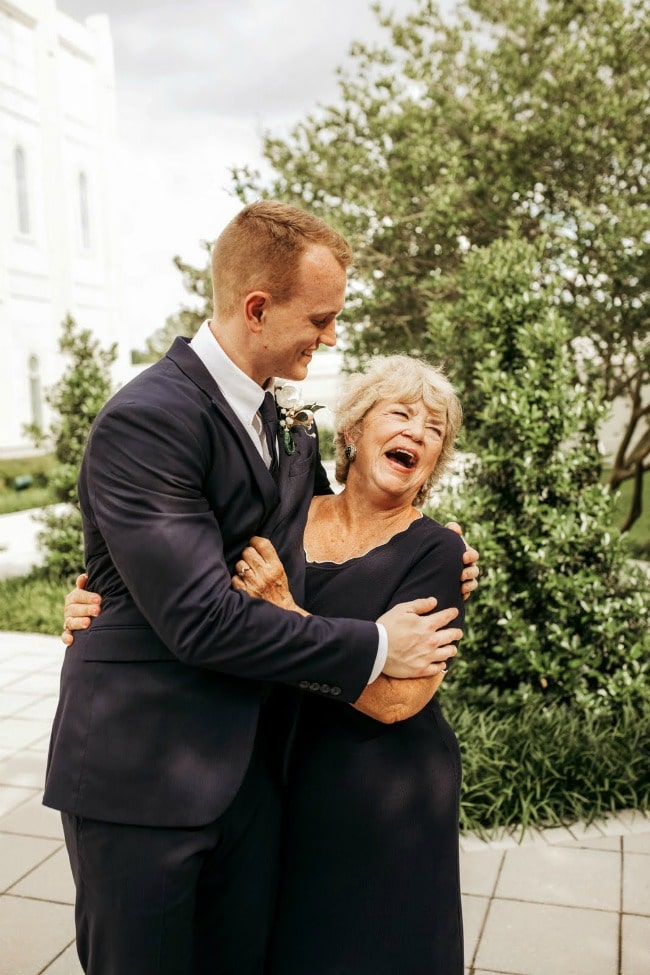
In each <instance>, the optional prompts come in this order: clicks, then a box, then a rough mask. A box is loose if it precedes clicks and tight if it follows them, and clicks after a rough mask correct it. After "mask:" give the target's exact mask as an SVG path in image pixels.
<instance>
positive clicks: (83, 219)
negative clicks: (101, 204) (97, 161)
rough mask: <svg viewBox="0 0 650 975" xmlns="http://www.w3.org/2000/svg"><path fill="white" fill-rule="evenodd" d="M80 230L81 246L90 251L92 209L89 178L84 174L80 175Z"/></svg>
mask: <svg viewBox="0 0 650 975" xmlns="http://www.w3.org/2000/svg"><path fill="white" fill-rule="evenodd" d="M79 228H80V230H81V246H82V247H83V249H84V250H86V251H88V250H90V207H89V205H88V177H87V176H86V174H85V173H84V172H81V173H79Z"/></svg>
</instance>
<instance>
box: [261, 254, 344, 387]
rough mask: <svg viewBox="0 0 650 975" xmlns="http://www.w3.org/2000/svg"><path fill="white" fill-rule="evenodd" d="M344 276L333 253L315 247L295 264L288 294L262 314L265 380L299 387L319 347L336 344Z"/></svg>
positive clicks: (271, 304) (268, 306)
mask: <svg viewBox="0 0 650 975" xmlns="http://www.w3.org/2000/svg"><path fill="white" fill-rule="evenodd" d="M346 284H347V275H346V273H345V270H344V268H342V267H341V265H340V264H339V262H338V261H337V260H336V258H335V257H334V255H333V254H332V252H331V251H330V250H329V249H328V248H327V247H323V246H322V245H320V244H314V245H312V246H311V247H309V248H308V249H307V250H306V251H305V252H304V254H303V255H302V257H301V259H300V263H299V265H298V275H297V279H296V283H295V285H294V288H293V293H292V296H291V298H289V300H288V301H284V302H281V303H277V302H274V301H273V300H272V299H271V300H270V301H269V302H268V304H267V305H266V306H265V308H264V311H263V313H262V319H261V323H262V329H261V332H260V339H261V343H262V344H261V358H263V360H264V362H263V371H264V372H265V377H264V378H266V377H268V376H277V377H278V378H280V379H293V380H295V381H296V382H302V380H303V379H305V378H306V376H307V369H308V368H309V363H310V362H311V357H312V355H313V354H314V352H316V350H317V349H318V347H319V345H321V343H322V344H323V345H328V346H330V347H331V346H334V345H335V344H336V316H337V315H338V314H339V312H340V311H341V309H342V308H343V303H344V301H345V288H346Z"/></svg>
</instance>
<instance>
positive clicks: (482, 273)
mask: <svg viewBox="0 0 650 975" xmlns="http://www.w3.org/2000/svg"><path fill="white" fill-rule="evenodd" d="M460 283H461V291H460V296H459V297H458V300H457V301H456V302H455V303H454V304H453V306H452V307H451V309H449V310H447V311H445V310H444V309H443V310H441V311H440V313H439V314H440V316H443V315H445V314H446V315H447V323H446V327H447V328H449V327H450V324H451V327H453V328H463V329H465V330H469V331H471V332H472V334H473V341H474V343H475V348H476V350H477V354H476V358H475V360H474V361H472V359H471V358H470V359H468V361H467V362H466V363H465V367H466V371H467V373H468V375H467V376H466V378H465V384H466V387H467V389H468V390H469V391H471V395H470V393H468V395H469V397H470V402H471V403H473V416H472V417H470V418H469V419H470V421H471V422H470V423H469V426H470V435H469V436H470V446H471V449H472V450H473V452H474V454H475V455H476V457H477V460H476V462H475V463H474V464H472V465H470V467H469V469H468V471H467V476H466V478H465V480H464V482H463V485H462V490H461V491H460V492H459V494H458V496H457V497H455V498H453V500H450V499H447V501H446V507H445V503H443V502H441V505H442V510H441V512H440V515H439V517H440V519H441V520H443V521H444V520H447V517H448V516H449V515H453V516H454V518H455V519H456V520H458V521H459V522H461V524H462V525H463V527H464V529H465V531H466V534H467V537H468V538H469V539H471V541H472V544H473V545H475V547H476V548H478V549H479V551H480V553H481V564H482V567H483V572H482V576H481V585H480V587H479V590H478V593H477V595H476V597H474V598H472V600H471V602H470V603H469V605H468V608H467V609H468V612H467V622H466V627H465V633H466V636H465V639H464V640H463V643H462V644H461V652H460V654H459V657H458V662H457V665H456V667H457V670H456V677H457V681H458V684H459V689H461V692H462V694H463V695H464V697H465V699H466V700H467V702H468V703H469V702H470V701H473V702H475V703H479V702H480V703H481V704H482V705H484V706H487V705H489V704H491V703H492V704H494V703H497V702H500V703H506V702H507V703H509V704H511V705H514V704H516V703H522V702H525V701H528V700H532V699H537V700H538V701H539V703H540V704H541V703H542V701H544V702H545V703H548V702H550V701H573V702H575V703H576V704H577V705H578V710H580V711H583V710H584V709H585V708H586V707H591V708H600V707H618V706H619V704H620V703H621V702H622V701H624V700H626V699H627V698H629V697H630V696H634V695H643V693H644V691H645V688H646V685H647V678H648V652H649V651H650V633H649V631H648V625H647V620H648V593H649V589H650V580H649V579H648V576H647V575H645V574H644V573H642V572H640V571H637V570H636V569H635V568H634V566H633V565H632V564H631V562H630V559H629V555H630V551H629V548H628V547H627V543H626V541H625V539H624V538H623V537H621V536H620V535H619V533H618V532H616V531H612V530H611V525H612V524H613V523H614V516H613V498H612V496H611V495H610V494H609V492H608V491H607V490H606V488H605V487H604V486H603V485H602V484H601V467H602V459H601V456H600V454H599V452H598V439H597V431H598V428H599V424H600V420H601V416H602V408H601V405H600V403H599V402H598V400H597V399H596V397H595V396H594V394H593V391H592V390H590V389H588V388H587V387H586V386H585V385H584V383H583V382H581V379H580V374H579V369H578V365H577V363H576V360H575V357H574V354H573V350H572V347H571V344H570V341H569V330H568V327H567V324H566V322H565V320H564V319H563V318H562V316H561V315H560V314H559V312H558V309H557V307H556V305H555V304H554V302H553V295H554V294H555V290H556V284H555V282H554V281H553V279H552V275H551V274H550V272H549V271H548V268H546V267H545V265H544V247H543V241H540V242H539V243H538V244H537V245H536V246H535V247H533V246H532V245H530V244H527V243H525V242H521V241H517V240H506V241H497V242H496V243H494V244H492V245H491V246H490V247H487V248H484V249H483V250H476V251H474V252H472V253H470V254H469V255H468V257H467V261H466V264H465V268H464V271H463V276H462V277H461V279H460ZM481 350H483V351H481ZM485 350H489V351H485Z"/></svg>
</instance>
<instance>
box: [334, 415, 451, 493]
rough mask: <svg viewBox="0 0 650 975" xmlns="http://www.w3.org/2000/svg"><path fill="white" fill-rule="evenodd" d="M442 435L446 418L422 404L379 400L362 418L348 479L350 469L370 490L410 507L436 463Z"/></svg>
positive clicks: (442, 440)
mask: <svg viewBox="0 0 650 975" xmlns="http://www.w3.org/2000/svg"><path fill="white" fill-rule="evenodd" d="M445 431H446V419H445V414H444V413H443V412H435V411H432V410H430V409H429V408H428V407H427V406H426V405H425V403H424V401H423V400H418V401H417V402H415V403H402V402H400V401H399V400H389V399H382V400H379V401H378V402H377V403H375V405H374V406H373V407H372V409H371V410H369V411H368V413H366V415H365V417H364V419H363V426H362V430H361V433H360V435H359V436H358V437H357V438H356V440H355V444H356V448H357V456H356V459H355V461H354V463H353V464H352V465H351V468H350V474H352V469H354V472H355V474H359V475H360V476H361V477H362V478H363V481H364V482H366V485H367V488H368V489H369V490H372V489H378V490H380V491H381V492H384V493H386V494H388V495H389V496H390V497H391V498H394V499H396V500H404V501H405V502H406V501H408V502H409V503H410V502H412V500H413V498H415V496H416V494H417V493H418V491H419V490H420V488H421V487H422V485H423V484H424V482H425V481H426V480H427V478H428V477H429V476H430V475H431V474H432V472H433V470H434V469H435V466H436V464H437V463H438V459H439V457H440V452H441V450H442V445H443V442H444V438H445ZM349 477H350V475H348V480H349Z"/></svg>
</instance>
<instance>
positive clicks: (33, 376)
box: [29, 355, 43, 430]
mask: <svg viewBox="0 0 650 975" xmlns="http://www.w3.org/2000/svg"><path fill="white" fill-rule="evenodd" d="M29 399H30V402H31V407H32V423H33V424H34V426H35V427H38V428H39V430H42V429H43V390H42V388H41V364H40V362H39V361H38V356H37V355H30V357H29Z"/></svg>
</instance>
